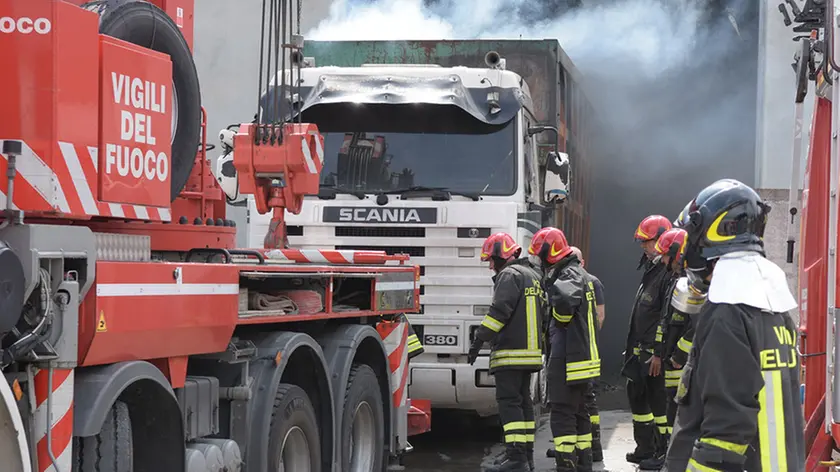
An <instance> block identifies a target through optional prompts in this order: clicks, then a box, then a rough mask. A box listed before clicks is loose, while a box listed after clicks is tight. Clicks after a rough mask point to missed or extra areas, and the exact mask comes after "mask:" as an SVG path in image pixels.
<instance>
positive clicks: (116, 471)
mask: <svg viewBox="0 0 840 472" xmlns="http://www.w3.org/2000/svg"><path fill="white" fill-rule="evenodd" d="M73 442H74V444H73V456H74V464H73V472H77V471H78V472H131V471H133V470H134V464H133V462H134V445H133V443H132V440H131V420H130V419H129V417H128V405H126V404H125V403H123V402H121V401H117V402H114V406H112V407H111V410H110V411H108V414H107V415H106V416H105V423H103V424H102V431H100V432H99V434H97V435H96V436H90V437H87V438H73Z"/></svg>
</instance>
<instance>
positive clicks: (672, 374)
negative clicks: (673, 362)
mask: <svg viewBox="0 0 840 472" xmlns="http://www.w3.org/2000/svg"><path fill="white" fill-rule="evenodd" d="M680 376H682V370H666V371H665V378H666V379H677V380H679V378H680Z"/></svg>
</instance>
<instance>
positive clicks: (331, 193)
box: [318, 184, 365, 200]
mask: <svg viewBox="0 0 840 472" xmlns="http://www.w3.org/2000/svg"><path fill="white" fill-rule="evenodd" d="M339 193H346V194H348V195H353V196H354V197H356V198H358V199H359V200H364V199H365V192H362V191H361V190H353V189H349V188H343V187H336V186H334V185H326V184H323V185H321V187H320V188H319V189H318V198H320V199H321V200H335V196H336V195H338V194H339Z"/></svg>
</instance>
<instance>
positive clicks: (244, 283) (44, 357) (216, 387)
mask: <svg viewBox="0 0 840 472" xmlns="http://www.w3.org/2000/svg"><path fill="white" fill-rule="evenodd" d="M300 3H301V2H299V1H298V2H291V1H289V0H264V1H263V16H264V18H263V26H262V33H261V36H262V49H261V54H262V56H263V57H262V62H261V64H260V65H261V71H262V69H263V68H264V69H265V70H264V71H262V72H263V73H265V72H266V71H268V72H270V73H271V75H273V72H271V71H272V70H273V71H276V70H277V69H285V68H289V67H293V66H294V64H293V63H294V62H295V60H296V58H298V57H299V56H300V54H299V50H300V47H302V37H301V36H300V35H299V31H298V33H295V29H296V28H297V26H298V25H299V21H300V13H301V12H300ZM192 21H193V1H192V0H154V1H150V2H145V1H133V0H108V1H97V2H88V3H84V4H83V2H82V1H79V0H74V1H61V0H4V1H2V2H0V64H2V73H0V148H2V159H0V368H2V373H3V376H4V379H5V381H0V398H2V401H0V458H2V459H0V463H2V466H0V469H2V470H3V471H10V472H24V471H38V472H43V471H47V470H51V471H56V472H59V471H60V472H71V471H73V472H76V471H78V472H89V471H109V472H129V471H135V472H139V471H165V472H178V471H187V472H204V471H212V472H221V471H226V472H233V471H246V470H247V471H248V472H254V471H259V472H261V471H267V470H272V471H276V470H280V471H283V470H287V471H295V472H305V471H325V472H326V471H335V472H339V471H381V470H383V469H384V468H385V467H387V466H388V465H389V464H393V463H395V462H397V461H399V458H400V456H401V454H403V453H404V452H407V451H409V450H410V445H409V444H408V442H407V440H406V438H407V436H409V435H411V434H416V433H420V432H424V431H427V430H428V429H429V413H428V403H427V402H422V401H418V400H414V401H411V400H409V399H408V398H407V381H408V369H407V363H408V361H407V350H406V344H407V342H406V340H407V337H408V330H409V326H408V324H407V322H406V321H405V317H404V315H403V314H404V313H406V312H413V311H416V310H417V308H418V300H419V290H418V285H417V280H418V279H419V271H418V269H417V268H416V267H415V266H412V265H409V264H408V257H407V256H404V255H390V256H389V255H386V254H385V253H383V252H375V251H335V250H323V251H318V250H294V249H288V248H285V247H284V246H283V245H282V244H276V245H272V244H268V246H269V247H266V248H260V249H236V248H235V242H234V241H235V233H236V228H235V225H234V223H233V222H232V221H230V220H228V219H226V218H225V199H224V195H223V193H222V192H221V190H220V188H219V186H218V184H217V181H216V179H215V177H214V176H213V175H212V174H211V172H210V171H209V169H210V166H209V163H208V161H207V155H206V151H207V149H208V147H209V146H208V145H207V144H206V136H205V134H206V133H205V122H206V120H205V117H206V116H205V114H204V110H203V108H202V107H201V95H200V90H199V82H198V77H197V74H196V70H195V65H194V63H193V58H192V53H191V47H192V29H193V28H192ZM256 29H257V27H256V25H255V30H256ZM243 34H247V32H245V33H243ZM255 44H256V38H255ZM256 47H259V46H256ZM285 57H290V59H289V61H290V64H289V65H288V67H287V66H286V60H285V59H283V58H285ZM261 75H262V74H261ZM267 85H268V80H266V83H265V84H262V83H261V84H260V89H262V88H263V86H267ZM255 101H257V100H255ZM272 105H275V106H276V103H275V104H271V103H268V102H266V101H265V100H264V99H261V100H260V105H259V106H261V107H266V106H272ZM274 116H277V115H276V114H275V115H274ZM233 141H234V147H235V150H236V153H235V161H234V166H235V168H236V171H237V172H238V175H239V179H240V191H241V192H243V193H248V194H252V195H254V196H255V200H256V202H257V204H258V207H259V209H260V210H259V211H260V212H263V213H267V212H270V211H271V212H273V214H274V220H275V222H276V225H275V229H276V234H275V235H274V237H272V238H267V241H269V243H271V242H274V241H283V240H284V237H283V236H284V235H283V229H284V227H285V225H284V224H283V215H284V212H285V211H289V212H291V213H296V212H299V211H300V207H301V203H302V200H303V196H304V195H306V194H311V193H317V192H318V181H319V179H318V176H319V173H320V171H321V166H322V163H323V139H322V137H321V136H320V134H319V132H318V129H317V127H315V126H313V125H311V124H306V123H300V122H295V121H293V120H287V121H286V122H274V123H263V122H261V121H260V120H259V119H257V120H255V122H254V123H247V124H243V125H241V126H240V127H239V131H238V133H237V134H236V136H235V137H234V140H233Z"/></svg>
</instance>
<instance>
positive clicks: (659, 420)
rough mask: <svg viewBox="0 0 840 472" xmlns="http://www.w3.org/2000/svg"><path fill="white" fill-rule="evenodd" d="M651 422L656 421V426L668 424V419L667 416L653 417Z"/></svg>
mask: <svg viewBox="0 0 840 472" xmlns="http://www.w3.org/2000/svg"><path fill="white" fill-rule="evenodd" d="M653 421H656V424H668V417H667V416H654V417H653Z"/></svg>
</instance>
